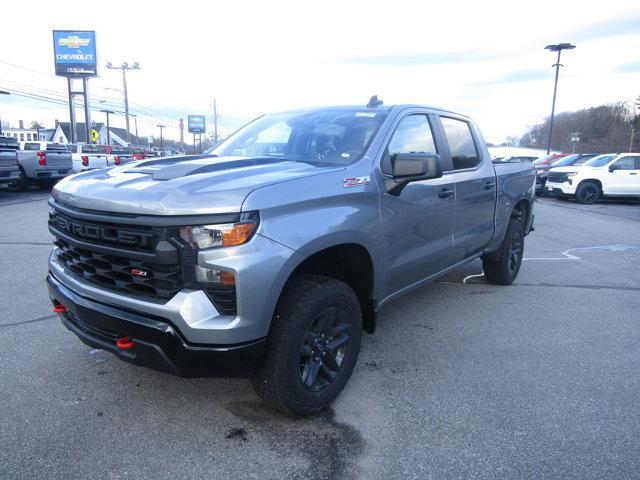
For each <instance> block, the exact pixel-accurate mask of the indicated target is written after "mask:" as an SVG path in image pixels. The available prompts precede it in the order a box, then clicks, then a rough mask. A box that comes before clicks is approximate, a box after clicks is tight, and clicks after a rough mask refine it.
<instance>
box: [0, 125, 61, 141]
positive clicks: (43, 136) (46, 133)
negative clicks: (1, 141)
mask: <svg viewBox="0 0 640 480" xmlns="http://www.w3.org/2000/svg"><path fill="white" fill-rule="evenodd" d="M2 135H4V136H7V137H13V138H15V139H16V140H18V142H35V141H46V142H56V143H69V141H68V140H67V136H66V134H65V133H64V132H63V131H62V129H61V128H60V125H59V124H58V125H56V128H40V129H35V128H24V126H23V122H22V120H20V127H19V128H3V129H2Z"/></svg>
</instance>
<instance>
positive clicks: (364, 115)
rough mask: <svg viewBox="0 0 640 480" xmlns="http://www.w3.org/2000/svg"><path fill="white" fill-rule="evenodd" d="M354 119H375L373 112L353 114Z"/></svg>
mask: <svg viewBox="0 0 640 480" xmlns="http://www.w3.org/2000/svg"><path fill="white" fill-rule="evenodd" d="M355 116H356V117H372V118H373V117H375V116H376V114H375V113H373V112H356V113H355Z"/></svg>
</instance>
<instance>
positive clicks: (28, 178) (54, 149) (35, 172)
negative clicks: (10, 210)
mask: <svg viewBox="0 0 640 480" xmlns="http://www.w3.org/2000/svg"><path fill="white" fill-rule="evenodd" d="M18 165H19V167H20V177H19V179H18V180H16V181H13V182H11V183H10V184H9V185H8V186H7V189H9V190H11V191H16V192H21V191H24V190H26V189H27V187H28V186H29V184H30V183H35V184H36V185H37V186H38V188H41V189H43V190H48V189H50V188H51V187H52V186H53V185H55V183H56V182H57V181H58V180H60V179H61V178H64V177H66V176H67V175H70V174H72V173H73V161H72V159H71V152H69V151H68V150H67V147H65V146H64V145H63V144H60V143H53V142H44V141H43V142H22V143H21V149H20V150H18Z"/></svg>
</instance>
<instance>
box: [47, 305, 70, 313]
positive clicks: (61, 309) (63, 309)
mask: <svg viewBox="0 0 640 480" xmlns="http://www.w3.org/2000/svg"><path fill="white" fill-rule="evenodd" d="M51 311H52V312H53V313H67V307H65V306H64V305H62V304H61V303H59V304H58V305H54V306H53V308H52V309H51Z"/></svg>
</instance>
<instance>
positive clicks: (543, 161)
mask: <svg viewBox="0 0 640 480" xmlns="http://www.w3.org/2000/svg"><path fill="white" fill-rule="evenodd" d="M554 155H555V153H552V154H550V155H545V156H544V157H540V158H538V159H537V160H535V161H534V162H533V164H534V165H544V164H545V163H546V161H547V160H549V159H550V158H551V157H553V156H554Z"/></svg>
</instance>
